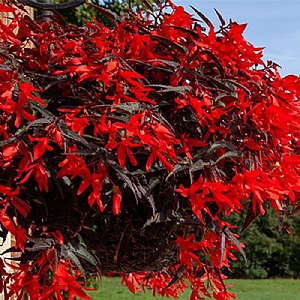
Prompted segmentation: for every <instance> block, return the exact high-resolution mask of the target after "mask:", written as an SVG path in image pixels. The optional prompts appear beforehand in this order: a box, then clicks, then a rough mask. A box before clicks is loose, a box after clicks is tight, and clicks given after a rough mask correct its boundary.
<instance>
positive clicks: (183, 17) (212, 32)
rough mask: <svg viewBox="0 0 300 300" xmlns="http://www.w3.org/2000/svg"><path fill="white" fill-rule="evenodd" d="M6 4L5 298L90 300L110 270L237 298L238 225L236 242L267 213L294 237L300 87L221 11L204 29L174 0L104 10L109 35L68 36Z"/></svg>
mask: <svg viewBox="0 0 300 300" xmlns="http://www.w3.org/2000/svg"><path fill="white" fill-rule="evenodd" d="M15 3H16V2H15ZM145 3H146V2H145ZM13 4H14V1H8V0H7V1H6V0H5V1H4V4H0V11H2V12H10V13H11V15H12V17H11V22H10V24H8V25H5V24H4V23H3V22H2V21H0V82H1V84H0V136H1V140H0V175H1V176H0V224H1V236H2V237H3V238H5V237H6V236H7V233H10V234H12V235H13V236H14V237H15V241H16V242H15V245H14V246H13V247H12V248H10V249H6V251H4V252H3V253H2V254H1V257H0V271H1V274H2V276H1V278H0V280H1V281H0V292H2V293H3V294H4V295H5V297H6V299H8V298H9V297H10V296H12V295H17V297H19V299H20V298H21V297H22V295H23V293H24V292H27V293H28V294H29V296H30V298H31V299H66V298H67V299H74V298H75V297H78V298H81V299H89V297H88V296H87V295H86V294H85V292H84V289H85V284H86V283H87V282H88V278H89V277H91V276H92V277H95V276H98V275H110V274H118V275H121V276H123V282H124V283H125V284H126V285H127V287H128V289H129V290H130V291H131V292H133V293H135V292H139V291H142V290H143V289H151V290H152V291H153V294H157V295H161V296H172V297H176V296H178V294H179V293H180V292H181V291H183V290H184V289H185V288H187V287H188V286H187V282H189V288H190V289H191V290H192V293H191V299H192V300H197V299H203V297H204V296H208V297H213V298H215V299H219V300H227V299H231V298H233V297H234V295H233V294H232V293H231V292H230V290H228V288H227V286H226V284H225V282H224V279H225V278H226V276H225V275H224V274H225V273H226V272H228V270H229V271H230V266H231V263H232V262H233V261H235V260H236V254H237V253H241V255H242V256H243V257H244V259H245V260H246V254H245V250H244V245H243V243H241V242H240V241H239V236H238V232H236V230H235V228H236V225H238V221H235V219H234V216H236V215H240V214H243V215H244V216H245V218H244V220H243V222H242V225H241V227H242V231H243V232H245V234H246V230H247V227H248V226H249V225H250V224H251V223H252V221H253V220H254V219H255V218H256V217H257V216H259V215H261V216H264V215H265V211H266V208H267V207H270V208H272V209H273V210H274V211H275V212H276V215H277V218H278V222H279V223H278V224H280V228H281V229H282V230H283V231H289V227H288V225H287V224H285V223H284V221H285V218H286V217H288V216H289V215H293V214H296V213H297V211H298V202H299V191H300V174H299V168H300V164H299V162H300V157H299V145H300V144H299V128H300V121H299V117H298V116H299V109H300V108H299V91H300V90H299V84H300V81H299V77H297V76H294V75H289V76H286V77H283V78H282V77H281V76H280V73H279V72H278V70H277V65H276V64H274V63H272V62H270V61H267V62H264V61H263V53H262V50H263V49H262V48H257V47H255V46H254V45H252V44H251V43H249V42H248V41H247V40H246V39H245V38H244V37H243V32H244V30H245V28H246V24H238V23H236V22H233V21H230V23H229V24H226V22H225V21H224V20H223V18H222V16H221V15H220V14H219V13H218V12H216V13H217V15H218V16H219V19H220V26H219V28H215V26H214V25H213V24H212V23H211V22H210V21H209V20H208V19H207V18H206V17H205V16H204V15H203V14H202V13H201V12H200V11H198V10H197V9H195V8H194V15H191V14H189V13H187V12H186V11H185V10H184V8H183V7H181V6H176V5H174V4H173V3H172V2H171V1H169V0H167V1H165V2H163V3H161V4H159V5H158V8H157V9H156V10H151V6H149V7H148V5H147V7H148V8H147V11H146V12H145V11H143V10H142V11H137V12H134V11H130V13H128V14H124V16H123V17H122V18H121V17H119V16H118V15H117V14H115V13H113V12H111V11H109V10H106V9H103V8H101V7H99V8H97V9H98V10H99V11H100V12H101V13H103V14H105V15H106V16H108V17H109V18H110V19H111V20H112V22H113V23H114V26H113V27H112V28H109V27H107V26H106V25H104V24H103V23H101V22H98V21H97V20H95V21H94V22H87V23H86V25H85V26H81V27H77V26H74V25H70V24H68V23H67V22H65V21H64V20H63V19H62V18H61V17H60V15H58V14H54V16H53V20H52V21H49V20H46V21H45V20H41V21H34V20H32V19H31V18H30V17H28V16H26V15H24V14H23V13H22V12H21V11H20V10H21V9H22V7H20V5H19V9H16V8H15V7H14V6H13ZM94 8H96V7H95V6H94ZM229 216H231V217H232V218H231V219H228V217H229ZM239 222H240V221H239ZM272 222H273V221H272ZM270 225H271V224H270ZM270 230H273V229H272V228H270ZM250 243H251V241H250ZM246 246H251V245H246ZM11 252H13V253H14V257H15V262H14V263H11V262H9V261H8V260H7V259H6V258H5V255H6V254H7V253H11ZM8 267H11V268H12V269H13V270H14V272H12V273H10V272H9V271H8Z"/></svg>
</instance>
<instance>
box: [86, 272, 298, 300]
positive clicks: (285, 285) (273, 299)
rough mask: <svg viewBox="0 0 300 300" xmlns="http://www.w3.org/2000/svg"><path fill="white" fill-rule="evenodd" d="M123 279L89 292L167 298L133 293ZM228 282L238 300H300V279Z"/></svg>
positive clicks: (143, 299)
mask: <svg viewBox="0 0 300 300" xmlns="http://www.w3.org/2000/svg"><path fill="white" fill-rule="evenodd" d="M120 282H121V279H120V278H117V277H114V278H105V277H104V278H102V280H101V282H100V288H99V290H97V291H93V292H89V295H90V296H91V297H92V298H93V299H94V300H97V299H100V300H132V299H133V300H134V299H135V300H150V299H157V300H158V299H166V298H160V297H152V294H151V292H147V293H146V294H144V293H137V294H135V295H133V294H131V293H130V292H129V291H128V290H127V289H126V287H125V286H124V285H121V284H120ZM226 283H227V284H234V285H235V286H234V288H231V289H230V290H231V291H233V292H234V293H235V294H236V296H237V299H238V300H299V299H300V281H299V280H287V279H271V280H242V279H239V280H226ZM189 296H190V293H189V292H188V291H187V292H186V293H184V294H183V295H181V296H179V299H181V300H189Z"/></svg>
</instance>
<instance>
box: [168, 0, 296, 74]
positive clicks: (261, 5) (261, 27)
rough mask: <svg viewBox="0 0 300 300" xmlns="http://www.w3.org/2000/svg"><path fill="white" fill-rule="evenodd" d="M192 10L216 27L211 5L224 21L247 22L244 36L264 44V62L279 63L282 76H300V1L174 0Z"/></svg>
mask: <svg viewBox="0 0 300 300" xmlns="http://www.w3.org/2000/svg"><path fill="white" fill-rule="evenodd" d="M173 2H174V3H175V4H176V5H181V6H184V7H185V8H186V10H187V11H189V12H190V13H193V11H192V10H191V8H190V7H189V6H190V5H192V6H194V7H195V8H197V9H198V10H200V11H201V12H202V13H203V14H204V15H205V16H206V17H208V19H210V20H211V21H212V22H213V24H214V25H215V27H216V28H218V27H219V25H220V21H219V20H218V18H217V16H216V13H215V11H214V8H216V9H217V10H218V11H219V12H220V13H221V15H222V16H223V18H224V20H225V21H226V22H229V20H230V19H232V20H233V21H236V22H238V23H247V24H248V26H247V28H246V30H245V32H244V36H245V38H246V39H247V40H248V41H249V42H250V43H252V44H253V45H254V46H256V47H265V49H264V56H263V57H264V58H263V60H264V61H267V60H272V61H274V62H276V63H277V64H279V65H280V66H281V67H282V69H281V70H280V73H281V75H282V76H285V75H288V74H295V75H300V0H173Z"/></svg>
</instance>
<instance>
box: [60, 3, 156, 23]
mask: <svg viewBox="0 0 300 300" xmlns="http://www.w3.org/2000/svg"><path fill="white" fill-rule="evenodd" d="M91 2H92V3H93V4H95V5H97V6H100V7H102V8H105V9H109V10H110V11H112V12H114V13H116V14H117V15H119V16H122V15H123V14H124V13H125V12H126V11H128V10H129V9H131V10H134V11H137V10H139V9H144V10H145V9H147V6H148V7H149V6H154V5H155V3H156V2H157V1H153V0H150V1H149V0H148V1H147V2H146V1H140V0H134V1H132V0H124V1H114V0H105V1H99V0H92V1H91ZM145 3H146V5H145ZM62 15H63V17H64V18H65V19H66V21H68V23H71V24H74V25H78V26H82V25H84V24H85V23H86V22H87V21H92V20H93V18H96V19H97V20H98V21H100V22H104V23H105V24H106V25H107V26H109V27H112V26H113V22H112V20H111V19H110V18H108V17H106V16H105V15H103V13H101V12H99V11H98V10H97V9H96V7H95V6H91V5H89V4H88V3H87V4H84V5H80V6H78V7H76V8H75V9H73V10H64V11H62Z"/></svg>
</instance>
